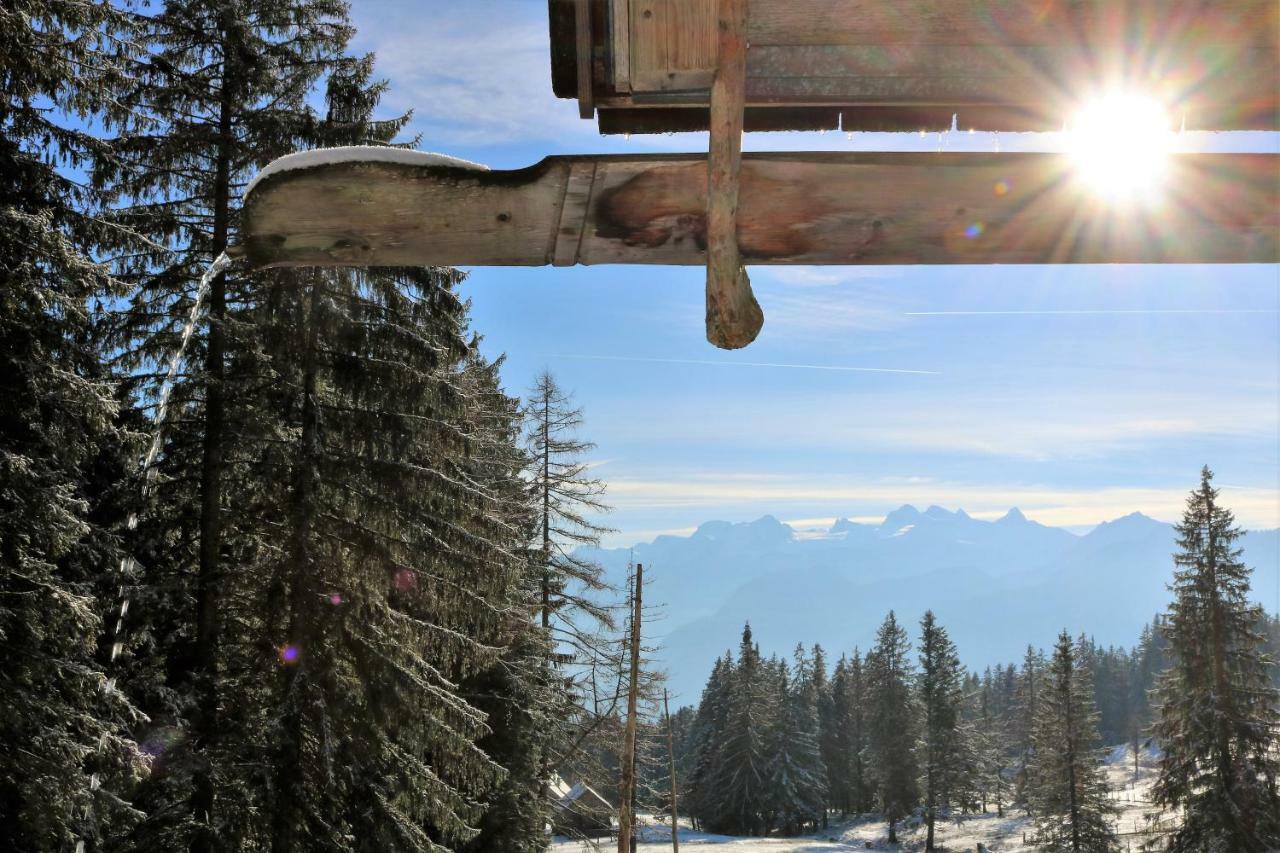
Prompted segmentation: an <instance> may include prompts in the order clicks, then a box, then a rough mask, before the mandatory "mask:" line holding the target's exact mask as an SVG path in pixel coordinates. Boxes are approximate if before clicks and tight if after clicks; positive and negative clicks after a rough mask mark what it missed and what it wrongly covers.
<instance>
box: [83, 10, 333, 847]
mask: <svg viewBox="0 0 1280 853" xmlns="http://www.w3.org/2000/svg"><path fill="white" fill-rule="evenodd" d="M145 11H146V12H147V13H149V14H139V16H138V18H137V20H138V24H139V28H140V30H141V32H140V34H139V41H140V43H141V44H142V45H143V47H144V49H145V56H144V57H142V58H140V60H139V62H138V63H137V64H136V65H135V66H134V68H133V75H132V77H133V80H134V84H133V85H132V86H131V87H129V88H127V89H125V90H123V91H121V92H120V94H119V95H118V97H117V98H116V99H115V100H114V101H113V103H114V104H115V108H114V116H113V117H114V118H115V119H116V120H117V121H118V122H119V123H120V124H121V133H120V134H119V136H118V138H117V139H115V140H114V144H113V145H112V148H111V154H110V156H106V157H102V158H99V160H98V162H97V164H96V167H95V175H96V180H97V181H99V182H100V183H102V184H103V185H106V186H110V187H111V189H112V191H113V193H114V196H115V197H116V198H117V199H118V200H119V203H120V205H121V207H120V209H119V210H118V211H117V214H116V217H115V219H116V221H118V222H120V223H122V224H125V225H127V226H128V227H130V228H132V229H133V230H135V231H136V232H138V233H140V234H142V235H144V236H145V237H147V238H148V239H149V240H150V244H149V245H150V248H149V249H147V250H145V251H137V252H123V253H120V254H119V255H118V264H119V269H120V272H121V275H122V276H125V277H127V278H128V279H129V280H130V281H132V282H134V283H136V285H137V286H136V290H135V296H134V300H133V306H132V309H131V310H130V311H129V312H128V313H127V315H126V321H125V323H124V324H123V325H122V328H121V330H120V334H119V337H118V339H117V342H116V345H117V346H118V347H119V348H120V350H121V351H122V352H123V354H124V357H123V359H122V367H123V368H124V369H125V370H128V371H130V373H131V375H132V376H133V378H134V380H135V382H136V383H137V384H138V386H139V387H141V388H142V389H144V394H145V388H146V387H147V386H146V383H147V382H148V380H150V379H151V378H153V374H152V371H153V370H154V366H155V365H156V363H157V362H158V361H159V360H161V359H162V358H163V357H164V355H165V354H166V353H168V352H170V351H172V350H173V348H174V347H175V345H176V342H177V339H178V337H177V336H178V335H179V334H180V332H179V329H180V327H181V325H182V322H183V320H184V319H185V317H186V315H187V314H188V313H189V309H190V300H191V299H192V298H193V295H194V292H195V283H196V281H197V280H198V279H199V278H200V276H201V273H202V272H203V270H204V269H205V268H206V267H208V266H209V265H210V263H211V262H212V261H213V259H214V258H215V257H217V256H218V255H219V254H220V253H221V252H223V251H224V250H225V249H226V248H227V247H228V246H229V245H230V244H231V242H232V240H233V238H234V234H235V226H236V219H237V199H238V198H239V196H240V194H241V192H240V191H241V189H242V188H243V186H244V184H245V182H246V181H247V180H248V178H249V177H250V176H251V174H252V172H253V171H254V170H255V169H256V168H258V167H260V166H261V165H263V164H264V163H266V162H268V161H270V160H272V159H274V158H275V157H277V156H280V155H282V154H285V153H288V152H289V151H292V150H294V149H296V148H300V147H311V146H314V145H318V144H324V143H325V142H326V140H325V139H324V138H322V136H321V135H320V134H319V132H318V126H319V125H320V124H321V123H322V120H321V117H320V116H318V115H317V114H316V111H315V110H314V109H313V108H312V107H311V105H310V103H309V99H310V97H311V95H312V94H313V91H314V88H315V85H316V83H317V82H318V81H320V80H322V79H323V78H324V77H325V76H326V75H327V74H329V73H331V72H333V71H334V70H335V69H337V68H338V67H340V66H341V65H342V64H344V63H345V62H347V61H348V60H347V59H346V57H345V56H344V51H345V48H346V43H347V40H348V39H349V37H350V35H351V27H350V24H349V23H348V20H347V7H346V5H345V4H344V3H343V2H341V0H318V2H316V0H308V2H301V0H286V2H264V0H232V2H216V3H215V2H209V0H168V2H166V3H165V4H164V5H163V6H161V7H159V8H158V9H156V10H154V12H152V10H149V9H148V10H145ZM288 279H289V276H288V275H285V274H267V275H260V276H256V277H247V276H242V275H234V274H229V273H226V272H224V273H222V274H220V275H217V276H216V277H214V279H213V280H212V282H211V286H210V288H209V291H208V298H207V313H208V323H207V327H205V329H204V330H203V331H202V332H201V333H200V334H198V335H197V336H196V337H195V338H194V339H193V341H192V346H191V348H190V353H189V359H188V365H189V370H188V373H187V374H186V375H184V376H183V377H182V379H183V381H182V382H180V383H179V387H178V389H177V391H176V392H175V395H174V402H173V405H172V406H171V409H172V410H173V411H174V412H176V413H179V414H177V415H176V421H177V422H178V424H179V428H178V429H175V430H173V432H174V434H175V436H174V439H173V440H172V441H171V442H170V443H169V445H168V446H167V447H166V449H165V453H164V458H163V461H162V463H161V466H160V474H161V477H160V488H158V489H157V490H156V492H157V494H156V496H155V499H154V500H153V501H152V503H151V504H150V506H149V507H148V508H147V513H146V515H147V517H148V519H149V521H144V525H143V527H144V529H143V531H142V536H141V537H140V539H139V541H138V542H136V543H135V548H137V549H138V550H139V551H140V552H141V554H142V555H143V556H144V557H146V558H147V559H146V576H145V577H144V578H143V579H142V583H143V585H144V586H145V587H146V590H145V592H144V594H143V595H142V596H141V599H140V602H139V603H141V604H145V605H146V607H145V610H144V611H143V612H145V613H146V619H147V620H148V622H149V623H150V624H148V625H139V626H138V629H139V630H138V631H136V632H135V633H134V636H133V640H134V643H135V650H136V651H137V652H138V654H137V656H136V658H135V660H136V665H135V666H134V672H133V673H132V675H133V676H134V677H133V678H132V679H131V682H132V686H133V688H134V689H135V690H136V691H138V694H139V696H140V699H141V701H142V702H143V703H144V706H145V709H146V710H147V711H148V713H150V714H151V715H152V716H153V718H154V719H155V720H156V721H157V724H158V725H159V726H161V727H167V728H168V729H171V730H175V731H179V732H181V738H180V739H179V741H178V742H177V743H175V744H174V746H173V748H171V749H169V750H167V751H166V756H165V760H166V771H165V774H164V775H165V778H164V779H163V780H159V781H158V782H157V784H153V785H151V786H150V791H149V792H148V795H147V797H148V800H149V810H150V811H151V813H152V819H151V821H150V822H149V826H148V828H147V834H146V835H145V836H143V837H141V838H139V842H138V843H139V844H141V845H143V846H157V845H158V846H161V847H164V848H166V849H178V848H186V847H191V849H193V850H196V851H212V850H214V849H220V848H223V847H225V846H226V844H228V839H229V838H232V837H238V836H240V835H242V834H244V833H246V832H250V830H249V829H247V828H246V827H244V826H241V824H242V823H243V820H242V819H243V817H244V816H246V815H251V814H254V813H255V812H256V810H257V809H258V808H259V807H260V803H259V802H258V799H257V798H258V796H259V794H260V792H261V790H262V788H261V785H260V784H257V783H251V782H249V781H247V780H246V779H244V778H240V779H239V781H237V782H235V783H234V784H232V783H231V779H233V778H235V777H243V773H242V772H241V771H240V770H237V769H235V768H239V767H241V766H242V765H241V764H240V762H239V761H237V759H236V758H235V756H234V755H233V752H234V751H235V750H238V749H241V748H246V747H247V748H248V749H249V750H250V751H251V752H252V751H253V749H254V745H253V743H252V737H251V736H250V735H249V734H248V733H247V729H246V730H244V731H242V730H241V729H243V728H245V727H247V728H255V727H256V728H261V727H262V726H263V725H265V724H266V723H265V721H263V720H254V721H250V720H247V719H243V718H242V719H239V720H230V719H228V718H227V715H226V712H227V710H228V709H229V708H237V707H256V706H258V704H260V703H259V702H257V701H255V699H254V698H253V697H241V696H236V695H228V694H226V693H225V692H224V684H225V682H226V680H227V679H226V678H225V676H226V675H227V673H228V667H229V666H235V665H237V662H235V661H233V657H234V656H233V655H229V654H227V653H224V650H223V649H222V644H223V643H224V642H225V641H226V639H227V634H228V632H239V631H241V630H243V627H244V626H242V625H241V624H240V622H241V619H242V615H241V614H240V613H238V612H236V610H235V609H234V608H233V607H232V606H229V603H230V602H236V599H235V597H234V595H229V593H233V592H234V591H236V590H237V589H238V588H239V587H240V580H241V579H240V577H239V575H240V574H241V572H242V570H241V569H240V568H234V569H233V568H232V567H239V566H242V565H244V562H243V561H245V560H246V559H247V558H248V559H249V560H250V561H251V557H250V555H252V554H253V553H255V552H257V551H259V550H261V549H263V548H274V547H276V543H275V542H274V541H270V540H271V537H270V536H265V537H264V536H260V535H259V534H255V533H249V532H248V531H252V530H254V529H255V528H254V524H253V520H252V519H249V518H246V517H245V516H244V509H245V508H247V507H249V506H252V505H254V504H255V503H256V502H255V501H254V500H253V497H254V495H253V494H252V492H253V490H254V487H255V486H256V485H257V484H255V483H253V482H250V478H248V473H249V468H248V467H247V466H246V464H245V462H246V461H247V460H246V454H245V453H243V452H242V451H243V450H244V449H246V448H249V447H254V446H261V443H263V442H269V441H271V440H274V439H275V438H276V437H277V436H276V435H274V434H273V429H274V425H273V424H271V423H266V422H263V421H262V420H261V419H260V417H259V415H260V412H259V411H255V410H253V409H251V408H250V405H249V401H250V400H253V399H255V397H257V396H258V395H257V394H256V392H257V391H258V388H256V387H255V386H254V385H253V384H251V383H252V382H253V381H255V380H258V379H261V377H262V375H263V372H264V371H268V372H269V370H270V365H269V363H267V362H264V361H263V359H264V358H265V356H264V352H263V351H264V348H265V346H266V343H265V342H264V341H263V340H262V338H261V336H260V334H259V332H260V330H261V325H260V324H259V323H258V321H257V319H256V318H255V317H254V312H255V311H259V310H261V309H262V308H263V304H264V292H265V290H266V288H267V286H268V285H269V284H270V283H277V284H279V283H283V282H285V281H287V280H288ZM244 392H249V393H244ZM233 572H234V575H235V577H233V578H229V577H228V575H229V573H233ZM229 581H234V582H229ZM246 618H248V619H249V622H250V624H252V618H251V616H249V617H246ZM246 683H247V682H246ZM228 687H230V685H228ZM232 689H233V688H232ZM251 689H252V690H253V691H258V690H260V689H261V685H254V686H253V687H252V688H251ZM232 744H234V746H232ZM181 800H185V804H181V803H180V802H179V801H181ZM226 833H230V835H226Z"/></svg>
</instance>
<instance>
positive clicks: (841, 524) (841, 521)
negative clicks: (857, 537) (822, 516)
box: [827, 518, 862, 533]
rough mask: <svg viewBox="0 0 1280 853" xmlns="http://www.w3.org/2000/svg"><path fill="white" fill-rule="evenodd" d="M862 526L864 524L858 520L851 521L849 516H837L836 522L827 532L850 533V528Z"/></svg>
mask: <svg viewBox="0 0 1280 853" xmlns="http://www.w3.org/2000/svg"><path fill="white" fill-rule="evenodd" d="M861 526H862V525H860V524H858V523H856V522H853V521H850V520H849V519H847V518H837V519H836V520H835V522H834V523H833V524H832V525H831V527H830V528H829V529H828V530H827V532H828V533H848V532H849V531H850V530H856V529H857V528H859V527H861Z"/></svg>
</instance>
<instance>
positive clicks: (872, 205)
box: [241, 152, 1280, 267]
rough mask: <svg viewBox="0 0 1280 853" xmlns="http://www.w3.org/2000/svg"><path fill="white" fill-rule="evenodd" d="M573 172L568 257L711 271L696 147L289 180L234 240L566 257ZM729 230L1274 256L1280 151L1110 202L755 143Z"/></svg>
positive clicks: (1077, 192) (1059, 178) (1090, 253)
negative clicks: (1146, 196) (576, 185)
mask: <svg viewBox="0 0 1280 853" xmlns="http://www.w3.org/2000/svg"><path fill="white" fill-rule="evenodd" d="M575 164H578V169H579V171H581V170H582V169H585V168H586V165H585V164H590V165H591V168H592V173H593V178H592V187H591V190H590V197H589V202H588V204H587V210H586V213H585V216H584V217H583V219H582V221H583V224H582V233H581V239H580V241H579V243H578V245H577V249H576V254H575V256H574V257H573V262H576V263H579V264H619V263H621V264H686V265H699V266H700V265H703V264H705V263H706V260H707V255H706V209H707V158H706V157H705V156H702V155H649V156H601V157H549V158H547V159H545V160H543V161H542V162H540V163H538V164H536V165H534V166H531V167H529V168H526V169H520V170H515V171H495V172H476V171H471V170H461V169H451V168H446V167H412V166H396V165H385V164H358V163H345V164H334V165H330V166H321V167H316V168H313V169H307V170H299V171H292V172H281V173H278V174H275V175H272V176H270V177H268V178H266V179H264V180H263V181H262V182H260V183H259V184H258V186H257V187H256V188H255V190H254V192H253V193H252V194H251V195H250V196H249V198H247V199H246V200H245V206H244V214H243V222H242V230H241V242H242V243H243V247H242V249H243V252H244V253H245V254H246V255H247V256H248V258H249V260H250V262H251V263H252V264H254V265H256V266H260V267H261V266H344V265H345V266H358V265H364V266H391V265H425V264H438V265H452V266H483V265H519V266H537V265H542V264H549V263H552V262H553V260H558V261H559V262H560V263H565V262H567V261H568V260H569V258H568V254H567V248H565V247H567V246H568V245H569V244H570V243H571V239H570V238H569V237H567V236H564V235H561V233H560V231H559V229H560V226H561V223H562V219H563V217H562V216H561V210H562V208H563V207H564V202H565V195H566V188H567V186H568V184H569V175H570V171H571V169H573V168H574V166H575ZM575 192H576V193H579V194H580V189H578V190H575ZM737 238H738V245H739V249H740V252H741V256H742V259H743V260H744V261H745V262H746V263H748V264H992V263H1002V264H1044V263H1277V262H1280V156H1277V155H1270V154H1181V155H1175V156H1174V157H1173V158H1172V162H1171V164H1170V167H1169V175H1168V181H1167V190H1166V191H1165V193H1164V198H1163V200H1157V199H1152V200H1151V204H1150V206H1149V207H1113V206H1111V205H1109V204H1108V203H1107V202H1106V201H1105V200H1102V199H1099V198H1098V197H1097V196H1095V195H1094V194H1093V193H1092V192H1091V191H1090V190H1089V188H1088V187H1086V186H1084V185H1082V184H1081V183H1080V182H1079V181H1077V180H1076V179H1075V177H1074V173H1073V169H1072V163H1071V160H1070V158H1069V157H1066V156H1063V155H1054V154H956V153H937V154H932V153H931V154H869V153H845V152H839V153H820V154H783V153H779V154H750V153H748V154H745V155H743V159H742V166H741V169H740V172H739V200H738V215H737ZM558 244H559V245H561V251H560V252H557V245H558ZM557 255H559V257H557Z"/></svg>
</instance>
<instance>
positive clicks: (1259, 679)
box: [1153, 467, 1280, 853]
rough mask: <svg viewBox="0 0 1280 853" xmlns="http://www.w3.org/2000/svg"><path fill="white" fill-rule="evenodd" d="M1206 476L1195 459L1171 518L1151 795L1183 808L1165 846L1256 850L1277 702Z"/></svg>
mask: <svg viewBox="0 0 1280 853" xmlns="http://www.w3.org/2000/svg"><path fill="white" fill-rule="evenodd" d="M1212 480H1213V473H1212V472H1211V471H1210V470H1209V469H1208V468H1207V467H1206V468H1204V470H1203V471H1202V472H1201V475H1200V485H1199V487H1198V488H1197V489H1195V490H1194V491H1192V493H1191V495H1190V496H1189V497H1188V498H1187V508H1186V511H1185V512H1184V513H1183V517H1182V522H1181V523H1180V524H1179V525H1178V526H1177V531H1178V552H1177V553H1176V554H1175V555H1174V563H1175V565H1176V569H1175V571H1174V580H1173V585H1172V590H1173V593H1174V601H1173V603H1172V604H1171V605H1170V607H1169V615H1168V619H1167V621H1166V622H1165V626H1164V632H1165V634H1166V636H1167V637H1168V640H1169V653H1170V655H1171V657H1172V666H1171V668H1170V669H1169V670H1168V672H1167V673H1166V674H1165V676H1164V677H1163V679H1162V681H1161V682H1160V687H1159V698H1160V709H1159V719H1158V721H1157V723H1156V733H1157V735H1158V737H1159V740H1160V745H1161V748H1162V749H1163V750H1164V755H1163V756H1162V757H1161V759H1160V775H1159V778H1158V780H1157V782H1156V786H1155V789H1154V792H1153V797H1154V798H1155V800H1156V802H1158V803H1161V804H1163V805H1166V806H1172V807H1177V808H1180V809H1182V811H1183V819H1182V822H1181V825H1180V826H1179V828H1178V829H1177V830H1176V831H1175V833H1174V835H1173V838H1172V839H1171V841H1170V844H1169V849H1170V850H1172V851H1179V853H1180V852H1181V851H1193V850H1194V851H1207V853H1226V851H1240V853H1254V851H1263V850H1274V849H1277V848H1280V793H1278V792H1277V785H1278V784H1280V757H1278V754H1280V753H1278V751H1280V703H1278V699H1277V692H1276V690H1275V688H1274V687H1273V686H1272V684H1271V683H1270V679H1269V677H1268V668H1269V667H1275V663H1274V661H1271V660H1270V659H1268V658H1267V657H1266V656H1265V655H1263V653H1262V652H1261V649H1260V645H1261V643H1262V640H1263V638H1262V635H1261V634H1259V632H1258V630H1257V626H1258V624H1259V623H1260V622H1261V621H1262V614H1261V611H1260V608H1259V607H1257V606H1256V605H1254V604H1251V603H1250V600H1249V575H1250V570H1249V568H1248V567H1247V566H1246V565H1245V564H1244V563H1243V562H1242V561H1241V559H1240V549H1239V547H1238V546H1237V544H1236V543H1237V540H1238V539H1239V538H1240V535H1241V530H1240V528H1239V527H1237V526H1236V524H1235V519H1234V517H1233V515H1232V513H1231V511H1230V510H1229V509H1227V508H1226V507H1224V506H1222V504H1221V503H1219V500H1218V490H1217V489H1215V488H1214V487H1213V483H1212Z"/></svg>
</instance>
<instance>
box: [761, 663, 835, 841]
mask: <svg viewBox="0 0 1280 853" xmlns="http://www.w3.org/2000/svg"><path fill="white" fill-rule="evenodd" d="M794 660H795V666H794V669H792V670H791V671H790V672H788V669H787V665H786V662H785V661H783V662H781V664H780V666H779V668H778V673H777V698H776V699H775V700H774V701H775V703H776V707H777V712H776V713H775V715H774V720H773V725H772V727H771V731H770V734H769V740H770V753H771V759H770V762H769V767H770V771H771V775H770V779H769V788H770V798H769V799H770V806H771V808H772V811H773V813H774V815H775V816H776V822H777V824H778V826H779V828H781V829H782V831H783V833H784V834H786V835H796V834H798V833H799V832H800V831H801V830H802V829H803V828H805V827H809V826H812V827H815V828H816V827H817V826H818V825H819V824H820V823H821V822H822V816H823V813H824V812H825V810H826V801H827V785H826V768H825V767H824V766H823V763H822V753H821V751H820V749H819V746H818V709H817V691H816V690H815V687H814V678H813V664H812V662H811V661H810V660H809V659H808V657H807V656H806V655H805V653H804V647H803V646H797V647H796V652H795V658H794Z"/></svg>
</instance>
